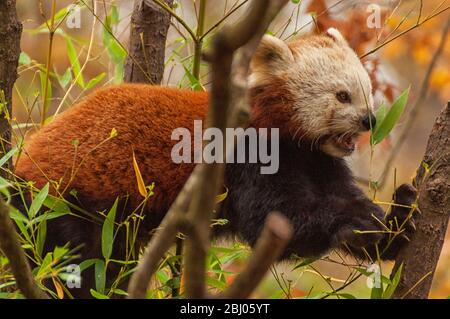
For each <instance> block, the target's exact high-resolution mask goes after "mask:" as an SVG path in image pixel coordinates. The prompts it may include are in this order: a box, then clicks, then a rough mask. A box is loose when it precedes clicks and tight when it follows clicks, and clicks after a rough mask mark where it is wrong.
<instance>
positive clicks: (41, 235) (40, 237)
mask: <svg viewBox="0 0 450 319" xmlns="http://www.w3.org/2000/svg"><path fill="white" fill-rule="evenodd" d="M46 237H47V220H46V219H44V220H42V221H41V222H40V223H39V226H38V232H37V238H36V251H37V253H38V255H39V256H42V252H43V250H44V244H45V238H46Z"/></svg>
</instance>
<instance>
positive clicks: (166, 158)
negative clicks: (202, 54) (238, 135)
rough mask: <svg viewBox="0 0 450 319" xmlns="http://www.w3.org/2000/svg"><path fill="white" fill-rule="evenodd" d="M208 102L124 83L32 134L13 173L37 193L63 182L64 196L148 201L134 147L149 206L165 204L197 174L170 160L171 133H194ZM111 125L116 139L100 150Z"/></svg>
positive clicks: (184, 93)
mask: <svg viewBox="0 0 450 319" xmlns="http://www.w3.org/2000/svg"><path fill="white" fill-rule="evenodd" d="M207 103H208V95H207V93H204V92H192V91H189V90H181V89H173V88H167V87H165V88H163V87H158V86H150V85H139V84H125V85H120V86H115V87H109V88H106V89H102V90H98V91H96V92H95V93H93V94H92V95H90V96H89V97H87V98H86V99H85V100H84V101H82V102H81V103H79V104H78V105H75V106H73V107H72V108H70V109H69V110H67V111H66V112H63V113H62V114H61V115H59V116H57V117H56V118H55V119H54V120H53V121H52V122H51V123H50V124H48V125H46V126H44V127H43V128H42V129H41V130H40V131H39V132H37V133H36V134H34V135H33V136H31V137H30V139H29V140H28V141H27V142H26V145H25V152H24V154H23V155H22V156H21V158H20V160H19V161H18V163H17V166H16V174H17V175H18V176H19V177H21V178H23V179H25V180H27V181H34V182H35V183H36V184H35V185H36V186H37V187H38V188H40V187H42V186H44V185H45V184H46V183H47V182H48V180H52V181H60V180H61V179H62V183H61V186H60V187H59V192H62V190H63V189H64V188H66V189H67V190H66V192H65V194H67V193H68V192H69V191H70V190H71V189H76V190H77V191H78V196H80V197H85V198H94V199H95V200H96V202H102V201H103V200H104V201H105V203H110V202H111V199H114V198H116V197H117V196H119V195H125V194H129V196H130V200H131V204H132V205H133V206H136V205H137V204H139V203H141V202H142V200H143V197H142V196H141V195H140V194H139V192H138V187H137V182H136V175H135V172H134V169H133V162H132V158H133V157H132V154H133V150H134V153H135V155H136V160H137V163H138V165H139V168H140V171H141V173H142V176H143V179H144V182H145V183H146V184H147V185H148V184H150V183H152V182H155V197H154V198H152V200H151V203H152V205H157V206H159V207H167V206H168V205H169V204H170V203H171V202H172V201H173V200H174V198H175V197H176V195H177V193H178V192H179V190H180V187H181V186H182V185H183V184H184V181H185V180H186V179H187V177H188V176H189V174H190V172H191V170H192V169H193V164H183V165H177V164H174V163H173V162H172V160H171V158H170V152H171V149H172V146H173V145H174V144H175V143H176V142H177V141H172V140H171V133H172V130H173V129H174V128H177V127H186V128H188V129H190V130H192V129H193V123H194V120H195V119H204V117H205V113H206V108H207ZM113 128H114V129H116V130H117V133H118V134H117V136H116V137H114V138H112V139H110V140H108V141H107V142H105V143H104V144H102V145H101V146H98V145H99V144H100V143H101V142H102V141H104V140H106V139H107V138H108V137H109V136H110V133H111V130H112V129H113ZM74 140H78V141H79V145H78V147H77V150H76V149H75V146H74V145H73V142H72V141H74ZM80 163H81V165H80ZM77 167H79V169H78V171H77V173H76V175H75V176H74V177H73V178H72V181H71V183H70V185H69V186H68V187H66V186H67V184H68V183H69V181H70V180H71V174H72V175H73V171H76V170H77ZM53 191H55V188H54V187H53ZM103 209H105V208H103Z"/></svg>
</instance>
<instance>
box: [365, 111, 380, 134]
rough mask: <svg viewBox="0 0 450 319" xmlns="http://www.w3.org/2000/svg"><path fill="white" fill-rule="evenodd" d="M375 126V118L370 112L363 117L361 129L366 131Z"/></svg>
mask: <svg viewBox="0 0 450 319" xmlns="http://www.w3.org/2000/svg"><path fill="white" fill-rule="evenodd" d="M376 124H377V118H376V117H375V115H373V113H372V112H370V113H369V114H368V115H366V116H364V117H363V119H362V125H363V127H364V128H365V129H366V130H367V131H368V130H370V129H371V128H373V127H375V125H376Z"/></svg>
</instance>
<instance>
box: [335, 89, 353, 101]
mask: <svg viewBox="0 0 450 319" xmlns="http://www.w3.org/2000/svg"><path fill="white" fill-rule="evenodd" d="M336 98H337V99H338V101H339V102H341V103H351V102H352V99H351V98H350V94H349V93H348V92H346V91H340V92H338V93H336Z"/></svg>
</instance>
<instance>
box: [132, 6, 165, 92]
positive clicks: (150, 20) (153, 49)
mask: <svg viewBox="0 0 450 319" xmlns="http://www.w3.org/2000/svg"><path fill="white" fill-rule="evenodd" d="M164 1H165V3H166V4H167V5H169V6H172V3H173V0H164ZM170 18H171V16H170V14H169V13H168V12H166V11H165V10H164V9H162V8H161V7H160V6H158V5H157V4H155V3H154V2H153V1H152V0H135V2H134V9H133V14H132V16H131V31H130V43H129V49H128V57H127V59H126V61H125V76H124V80H125V81H126V82H135V83H136V82H137V83H152V84H160V83H161V80H162V78H163V75H164V56H165V47H166V38H167V31H168V29H169V26H170Z"/></svg>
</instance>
